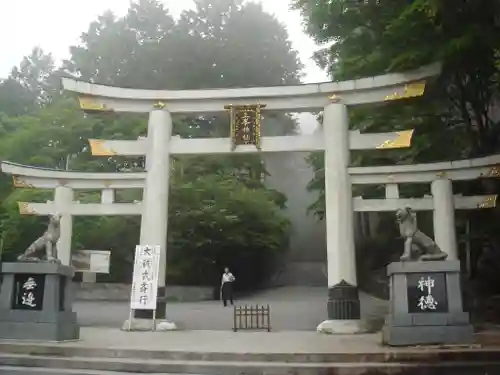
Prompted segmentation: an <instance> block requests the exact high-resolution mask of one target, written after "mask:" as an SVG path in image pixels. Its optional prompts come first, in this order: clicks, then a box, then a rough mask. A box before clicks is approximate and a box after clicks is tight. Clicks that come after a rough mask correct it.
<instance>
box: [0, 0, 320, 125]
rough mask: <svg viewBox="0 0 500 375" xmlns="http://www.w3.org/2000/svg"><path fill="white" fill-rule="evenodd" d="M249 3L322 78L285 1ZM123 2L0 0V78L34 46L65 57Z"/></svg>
mask: <svg viewBox="0 0 500 375" xmlns="http://www.w3.org/2000/svg"><path fill="white" fill-rule="evenodd" d="M162 1H163V3H164V4H165V5H166V6H167V8H169V9H170V12H171V13H172V14H173V15H174V16H178V15H179V14H180V13H181V11H182V10H183V9H186V8H190V7H192V6H193V1H192V0H162ZM253 1H255V2H260V3H262V4H263V6H264V9H265V10H266V11H267V12H269V13H271V14H274V15H275V16H276V17H277V18H278V20H279V21H280V22H282V23H283V24H284V25H285V26H286V28H287V30H288V34H289V36H290V40H291V41H292V43H293V48H295V49H296V50H297V51H299V53H300V58H301V60H302V63H303V64H304V65H305V73H306V76H305V81H306V82H324V81H328V80H329V79H328V78H327V76H326V74H325V73H324V72H323V71H322V70H321V69H319V68H318V67H317V66H316V65H315V63H314V61H312V59H311V56H312V54H313V52H314V51H315V49H316V45H315V43H314V42H313V41H312V40H311V38H309V37H308V36H307V35H306V34H305V33H304V32H303V31H302V25H301V18H300V14H299V13H298V12H292V11H290V10H289V9H288V6H289V2H290V0H253ZM129 4H130V1H129V0H84V1H76V0H0V78H1V77H6V76H8V75H9V72H10V70H11V69H12V67H13V66H15V65H18V64H19V63H20V62H21V60H22V58H23V57H24V56H25V55H27V54H29V53H30V52H31V50H32V48H33V47H34V46H40V47H41V48H42V49H43V50H44V51H45V52H46V53H48V52H51V53H52V55H53V56H54V58H55V59H56V60H57V61H59V60H61V59H64V58H67V57H68V54H69V47H70V46H71V45H75V44H78V42H79V38H80V35H81V34H82V33H83V32H85V31H87V30H88V26H89V24H90V22H92V21H93V20H95V19H96V18H97V16H99V15H101V14H102V13H103V12H104V11H106V10H108V9H110V10H112V11H113V12H114V13H115V14H117V15H119V16H122V15H124V14H125V13H126V11H127V9H128V8H129ZM299 122H300V128H301V131H302V133H312V132H313V131H314V130H315V129H316V128H317V125H318V124H317V122H316V118H315V116H312V115H309V114H306V113H303V114H301V115H300V116H299Z"/></svg>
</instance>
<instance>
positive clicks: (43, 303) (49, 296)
mask: <svg viewBox="0 0 500 375" xmlns="http://www.w3.org/2000/svg"><path fill="white" fill-rule="evenodd" d="M2 277H3V282H2V286H1V289H0V339H18V340H41V341H63V340H76V339H78V338H79V337H80V328H79V326H78V323H77V318H76V313H75V312H73V311H72V302H73V301H72V298H73V294H72V290H71V289H72V288H71V287H72V284H71V279H72V277H73V268H71V267H67V266H63V265H59V264H54V263H23V262H18V263H3V264H2Z"/></svg>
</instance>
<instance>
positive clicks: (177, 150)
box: [2, 65, 500, 333]
mask: <svg viewBox="0 0 500 375" xmlns="http://www.w3.org/2000/svg"><path fill="white" fill-rule="evenodd" d="M437 74H439V66H437V65H433V66H429V67H425V68H421V69H419V70H417V71H413V72H408V73H404V74H388V75H384V76H378V77H370V78H364V79H359V80H354V81H347V82H339V83H322V84H309V85H298V86H280V87H261V88H247V89H218V90H183V91H163V90H158V91H155V90H134V89H124V88H116V87H107V86H101V85H94V84H90V83H85V82H79V81H76V80H72V79H63V86H64V88H65V89H66V90H70V91H74V92H77V93H78V95H79V100H80V106H81V108H82V109H83V110H84V111H92V112H110V111H116V112H147V113H149V123H148V135H147V138H146V139H138V140H136V141H109V140H90V145H91V147H92V153H93V154H94V155H97V156H112V155H128V156H143V155H145V156H146V172H143V173H113V174H96V173H80V172H63V171H49V170H41V169H33V168H29V167H25V166H18V165H17V166H16V165H14V164H9V163H4V164H3V165H2V169H3V170H4V172H7V173H11V174H13V175H15V182H16V183H17V184H18V185H25V186H33V187H52V188H55V189H56V193H55V199H54V202H49V203H46V204H33V203H31V204H30V203H20V207H21V209H22V210H24V211H25V213H31V214H41V215H43V214H46V213H48V212H50V211H51V209H52V208H55V209H58V210H60V211H62V213H63V223H62V227H63V230H64V231H66V234H65V235H62V236H61V237H62V238H61V245H62V246H61V249H64V252H67V254H70V249H69V243H70V242H68V238H69V239H70V238H71V228H70V227H71V225H70V223H71V216H72V215H78V214H84V215H85V214H93V215H102V214H111V212H113V213H112V214H113V215H116V214H127V215H129V214H134V213H135V214H140V215H141V217H142V221H141V235H140V244H142V245H160V247H161V251H162V254H161V261H160V262H161V266H160V277H159V278H160V280H159V296H163V295H164V287H165V284H164V280H165V277H164V276H165V270H166V251H167V249H166V238H167V220H168V213H167V210H166V207H167V205H168V186H169V173H170V170H169V169H170V168H168V166H169V165H170V155H175V154H177V155H182V154H220V153H226V154H230V153H233V152H234V153H255V152H287V151H321V150H324V155H325V198H326V207H331V208H330V209H327V210H326V228H327V261H328V289H329V298H328V319H327V320H326V321H324V322H323V323H321V324H320V326H319V329H320V330H322V331H328V332H334V333H337V332H357V331H359V329H360V325H359V319H360V303H359V297H358V292H357V281H356V265H355V252H354V233H353V211H354V210H357V211H379V210H381V211H385V210H393V209H395V208H397V206H400V205H402V204H412V205H413V206H414V207H415V208H416V209H433V210H434V215H435V218H436V219H439V220H435V226H436V241H437V242H438V244H439V245H440V246H441V247H442V248H443V250H445V251H447V252H449V253H450V255H451V254H456V246H454V245H453V244H454V243H456V239H454V240H452V239H451V238H452V237H453V235H454V208H463V209H468V208H486V207H491V206H494V204H495V202H496V197H489V196H488V197H455V198H453V193H452V190H451V181H452V180H454V179H472V178H478V177H480V176H486V175H488V174H490V175H491V174H493V172H492V167H493V166H494V165H496V164H498V162H499V161H500V158H499V157H497V158H496V159H494V158H493V159H494V160H493V159H491V160H482V159H481V160H479V159H478V160H477V161H474V160H472V161H466V162H458V164H457V163H437V164H431V165H420V166H418V165H413V166H397V167H376V168H370V167H365V168H349V153H350V150H367V149H391V148H403V147H409V146H410V142H411V137H412V134H413V131H412V130H411V129H410V130H407V131H402V132H392V133H379V134H361V133H359V132H358V131H349V123H348V116H347V107H348V106H354V105H360V104H370V103H378V102H385V101H392V100H398V99H405V98H411V97H418V96H421V95H423V93H424V89H425V79H427V78H429V77H432V76H435V75H437ZM228 109H229V110H230V113H231V118H232V129H231V135H230V137H228V138H215V139H214V138H210V139H182V138H180V137H172V136H171V130H172V118H171V114H172V113H207V112H220V111H226V110H228ZM261 110H282V111H290V112H300V111H317V110H323V111H324V120H323V126H322V131H321V132H319V133H316V134H313V135H294V136H282V137H260V111H261ZM459 163H470V164H467V165H463V166H461V165H460V164H459ZM16 168H17V169H16ZM465 175H467V176H468V177H464V176H465ZM407 182H429V183H432V185H433V188H432V191H433V198H422V199H420V200H416V201H415V200H412V201H411V202H410V201H408V200H404V199H399V196H398V188H397V184H398V183H407ZM353 184H386V185H387V199H386V200H383V202H381V201H380V200H371V199H370V200H360V199H359V198H354V199H353V198H352V185H353ZM49 185H50V186H49ZM125 185H128V186H125ZM127 187H129V188H132V187H135V188H136V187H142V188H144V194H143V202H141V203H136V204H121V205H120V204H116V203H110V202H112V200H111V199H112V198H111V197H112V194H113V193H112V189H114V188H127ZM78 188H80V189H83V188H85V189H89V188H100V189H103V195H102V196H103V202H102V203H101V204H94V205H93V206H92V205H91V204H78V203H75V202H72V192H71V191H72V190H71V189H78ZM63 202H64V203H63ZM474 205H476V207H474ZM85 206H86V207H85ZM125 212H126V213H125ZM64 223H66V224H64ZM68 223H69V224H68ZM438 226H439V228H438ZM450 229H451V232H450ZM68 232H69V235H68V234H67V233H68ZM445 232H446V233H445ZM450 233H451V234H450ZM453 241H455V242H453ZM64 259H65V262H68V261H69V259H70V256H69V255H66V256H65V257H64ZM66 264H69V263H66ZM161 310H162V309H161V308H160V309H159V311H161Z"/></svg>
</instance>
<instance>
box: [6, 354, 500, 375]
mask: <svg viewBox="0 0 500 375" xmlns="http://www.w3.org/2000/svg"><path fill="white" fill-rule="evenodd" d="M0 363H1V364H2V365H4V366H23V367H32V368H33V367H35V368H36V367H40V368H42V367H43V368H46V369H47V368H51V369H68V370H76V369H85V370H90V371H92V370H94V371H122V372H132V373H134V372H137V373H177V374H218V375H238V374H252V375H282V374H297V375H359V374H362V373H363V372H362V371H366V372H368V373H370V372H373V373H377V371H378V373H380V374H398V373H399V372H398V371H403V372H402V374H404V373H406V371H411V370H414V369H417V368H418V371H423V370H424V369H425V373H426V374H429V375H431V374H432V375H434V374H436V375H437V374H442V373H443V371H446V370H448V371H453V372H452V373H456V371H457V370H459V371H460V373H466V372H464V371H476V372H475V373H477V370H479V369H480V370H481V371H484V372H482V373H488V371H489V373H498V372H499V371H500V362H498V363H488V362H477V363H464V362H442V363H436V364H422V363H385V364H384V363H322V364H318V363H313V364H311V363H285V362H275V363H272V364H270V363H266V362H255V363H252V364H250V363H241V362H206V361H151V360H148V361H138V360H124V359H110V358H108V359H104V358H78V357H75V358H48V357H37V356H15V355H7V356H5V355H2V356H0ZM369 371H370V372H369Z"/></svg>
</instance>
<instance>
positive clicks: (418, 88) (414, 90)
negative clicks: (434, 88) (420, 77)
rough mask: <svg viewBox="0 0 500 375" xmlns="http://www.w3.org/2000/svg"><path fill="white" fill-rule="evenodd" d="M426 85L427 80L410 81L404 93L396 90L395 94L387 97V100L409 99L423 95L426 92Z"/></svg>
mask: <svg viewBox="0 0 500 375" xmlns="http://www.w3.org/2000/svg"><path fill="white" fill-rule="evenodd" d="M425 85H426V82H425V81H419V82H413V83H408V84H407V85H405V87H404V90H403V92H402V93H400V92H398V91H396V92H395V93H394V94H391V95H387V96H386V97H385V101H393V100H400V99H409V98H416V97H419V96H422V95H424V92H425Z"/></svg>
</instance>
